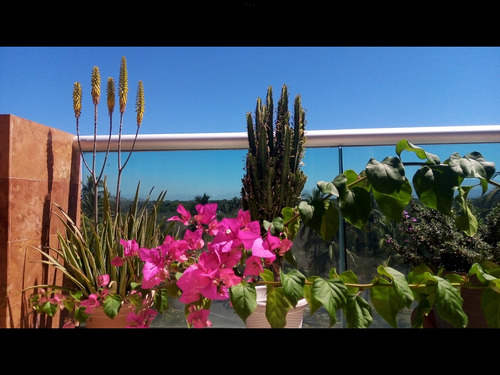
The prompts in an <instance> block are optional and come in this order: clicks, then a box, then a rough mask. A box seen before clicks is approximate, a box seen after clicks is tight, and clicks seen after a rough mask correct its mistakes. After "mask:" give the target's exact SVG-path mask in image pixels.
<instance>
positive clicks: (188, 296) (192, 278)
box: [177, 254, 212, 304]
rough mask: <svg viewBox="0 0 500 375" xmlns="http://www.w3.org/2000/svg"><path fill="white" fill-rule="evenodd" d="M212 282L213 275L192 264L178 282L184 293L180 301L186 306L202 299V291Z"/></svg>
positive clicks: (196, 264)
mask: <svg viewBox="0 0 500 375" xmlns="http://www.w3.org/2000/svg"><path fill="white" fill-rule="evenodd" d="M202 255H203V254H202ZM211 281H212V275H210V274H207V273H206V272H205V270H203V269H200V265H199V264H198V263H195V264H192V265H191V266H189V267H188V269H187V270H185V271H184V273H183V274H182V276H181V277H180V278H179V280H177V286H178V287H179V288H180V289H181V290H182V292H183V293H182V295H181V296H180V297H179V301H180V302H182V303H186V304H187V303H191V302H195V301H197V300H198V299H199V298H200V293H201V292H200V290H201V289H204V288H205V287H207V285H208V284H209V283H211Z"/></svg>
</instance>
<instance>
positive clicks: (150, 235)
mask: <svg viewBox="0 0 500 375" xmlns="http://www.w3.org/2000/svg"><path fill="white" fill-rule="evenodd" d="M127 76H128V74H127V65H126V59H125V57H123V58H122V60H121V65H120V78H119V84H118V97H119V107H120V125H119V142H118V145H119V149H118V179H117V188H116V196H115V201H114V208H112V205H113V202H112V201H111V198H110V194H109V191H108V188H107V185H106V176H104V175H103V172H104V167H105V165H106V161H107V158H108V155H109V145H110V142H111V135H112V128H113V112H114V107H115V91H116V90H115V84H114V80H113V78H108V81H107V88H106V91H107V107H108V115H109V119H110V124H109V138H108V147H107V151H106V153H105V157H104V161H103V163H102V167H101V169H100V170H98V169H97V168H96V142H95V136H96V135H97V113H98V105H99V101H100V95H101V79H100V72H99V68H98V67H94V68H93V70H92V75H91V96H92V102H93V105H94V149H93V152H92V161H91V162H89V163H87V160H86V158H85V155H84V154H83V153H82V160H83V164H84V165H85V167H86V168H87V170H88V171H89V173H90V175H89V178H88V182H89V184H88V185H90V186H89V187H90V189H89V191H88V194H87V195H86V197H84V199H82V200H83V201H84V202H86V203H87V204H86V212H87V213H88V215H87V214H86V213H85V212H82V215H81V223H75V222H74V221H73V220H71V218H70V217H69V216H68V215H67V214H66V213H65V212H64V211H63V210H62V209H61V208H60V207H59V206H57V205H56V206H57V208H58V211H57V212H56V214H57V215H58V216H59V217H60V218H61V220H62V221H63V222H64V224H65V228H66V231H65V233H60V234H58V240H59V248H58V249H51V250H52V251H51V252H50V253H45V252H41V253H42V256H43V260H42V262H43V263H46V264H48V265H49V266H52V267H55V268H57V269H58V270H59V271H61V272H62V273H63V275H64V283H63V285H35V286H31V287H29V289H36V290H35V293H34V294H33V296H32V298H31V299H30V302H31V305H32V307H33V309H34V311H37V312H39V313H45V314H48V315H50V316H54V314H55V313H56V312H57V311H58V310H59V309H62V310H65V314H66V315H69V316H67V317H66V323H65V324H64V326H65V327H73V326H77V325H79V324H82V323H87V322H88V319H89V317H91V316H92V315H94V316H95V314H96V312H100V311H101V310H102V311H103V312H104V314H105V316H106V317H108V318H110V319H114V318H115V317H117V315H118V314H119V313H120V310H121V309H122V308H123V306H127V304H129V305H132V306H134V308H133V309H131V311H127V312H130V313H131V316H130V317H131V318H133V319H132V320H131V321H130V322H129V323H128V324H129V325H133V326H139V327H142V326H147V325H149V323H150V321H151V318H152V317H153V316H154V315H155V314H156V313H157V312H158V311H159V312H161V311H163V310H164V309H165V308H166V307H165V301H166V298H167V297H166V294H165V293H164V291H161V290H158V291H156V292H155V290H154V288H147V287H145V286H143V285H141V281H142V273H143V269H142V263H141V262H140V260H138V259H134V258H133V257H131V256H130V254H131V253H134V252H135V251H136V250H137V249H138V247H139V246H152V244H157V243H159V242H161V241H162V240H163V238H164V237H165V235H166V233H167V232H168V230H169V228H168V227H167V226H166V225H165V224H162V223H159V220H158V217H157V216H158V211H159V207H160V206H161V204H162V202H163V199H164V197H165V193H164V192H162V193H160V194H159V196H158V198H157V200H156V201H155V202H154V203H153V204H150V203H149V199H150V195H151V192H150V194H149V196H148V197H147V198H146V199H145V200H144V201H143V202H142V203H141V204H139V188H140V184H138V185H137V190H136V195H135V198H134V200H133V201H132V202H131V204H130V207H129V209H128V212H125V213H124V212H122V206H123V202H122V201H121V200H120V180H121V175H122V172H123V169H124V168H125V166H126V164H127V162H128V160H129V158H130V156H131V154H132V150H131V151H130V152H129V154H128V156H127V158H126V159H125V162H123V163H122V160H121V134H122V125H123V116H124V112H125V108H126V105H127V96H128V78H127ZM81 101H82V89H81V85H80V83H79V82H76V83H75V84H74V90H73V109H74V113H75V118H76V130H77V139H78V144H79V146H80V151H81V145H80V132H79V119H80V115H81V109H82V105H81ZM136 112H137V127H136V129H137V130H136V138H137V134H138V131H139V129H140V127H141V124H142V120H143V116H144V90H143V85H142V82H141V81H139V83H138V86H137V100H136ZM136 138H135V139H136ZM134 144H135V142H134ZM132 149H133V148H132ZM100 188H102V190H100ZM86 198H90V199H86ZM153 306H154V307H155V310H153V309H152V307H153ZM125 310H127V309H124V311H125ZM117 319H118V318H117ZM89 323H90V322H89ZM125 323H126V322H125ZM89 325H90V324H89Z"/></svg>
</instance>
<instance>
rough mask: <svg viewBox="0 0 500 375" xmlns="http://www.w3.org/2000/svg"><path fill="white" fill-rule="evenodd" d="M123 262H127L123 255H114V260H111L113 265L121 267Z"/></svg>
mask: <svg viewBox="0 0 500 375" xmlns="http://www.w3.org/2000/svg"><path fill="white" fill-rule="evenodd" d="M123 263H125V259H123V258H122V257H114V258H113V260H111V265H112V266H115V267H121V266H123Z"/></svg>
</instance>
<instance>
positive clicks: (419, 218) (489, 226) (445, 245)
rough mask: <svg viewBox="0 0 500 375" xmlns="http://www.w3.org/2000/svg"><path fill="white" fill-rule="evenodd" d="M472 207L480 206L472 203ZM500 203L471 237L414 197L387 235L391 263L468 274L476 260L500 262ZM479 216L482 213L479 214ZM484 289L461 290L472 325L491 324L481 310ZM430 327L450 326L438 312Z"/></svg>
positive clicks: (429, 323)
mask: <svg viewBox="0 0 500 375" xmlns="http://www.w3.org/2000/svg"><path fill="white" fill-rule="evenodd" d="M471 209H472V210H474V211H478V208H477V207H475V206H472V205H471ZM499 209H500V204H497V205H496V206H495V207H494V208H493V209H492V210H491V211H488V213H487V214H486V215H484V216H483V217H481V216H479V217H478V231H477V233H476V234H475V235H474V236H469V235H467V234H465V233H464V232H463V231H460V230H458V229H457V228H456V227H455V223H454V221H453V218H452V217H450V216H448V215H445V214H442V213H441V212H439V211H437V210H435V209H433V208H430V207H427V206H424V205H423V204H421V203H420V202H419V201H418V200H416V199H412V200H411V202H410V204H409V205H408V206H407V208H406V210H405V211H403V217H402V219H401V222H400V223H399V225H398V226H397V230H396V231H394V234H393V235H386V239H385V241H384V242H385V243H386V244H387V246H386V247H387V248H388V249H389V250H390V252H389V253H390V254H391V262H393V263H400V264H403V265H408V266H409V267H416V266H418V265H420V264H422V263H423V264H426V265H427V266H428V267H429V268H430V269H432V270H433V272H438V271H439V270H440V269H443V270H444V271H443V272H444V273H449V272H453V273H456V274H459V275H463V276H464V277H465V275H466V274H467V272H468V271H469V269H470V268H471V267H472V265H473V264H475V263H482V262H487V261H489V262H494V263H500V247H499V246H498V239H495V238H494V237H492V236H491V235H492V234H493V233H497V232H498V228H497V225H498V221H499V220H498V217H499ZM475 216H478V215H477V214H476V215H475ZM481 292H482V290H481V289H468V288H464V289H462V290H461V297H462V298H463V300H464V303H463V310H464V312H465V313H466V314H467V316H468V318H469V319H468V324H467V327H468V328H484V327H487V323H486V320H485V317H484V314H482V312H481V309H480V298H481ZM426 324H427V326H428V327H450V325H449V324H448V323H447V322H445V321H443V320H442V319H440V317H439V316H436V315H435V314H434V311H431V312H430V313H429V316H428V317H427V318H426Z"/></svg>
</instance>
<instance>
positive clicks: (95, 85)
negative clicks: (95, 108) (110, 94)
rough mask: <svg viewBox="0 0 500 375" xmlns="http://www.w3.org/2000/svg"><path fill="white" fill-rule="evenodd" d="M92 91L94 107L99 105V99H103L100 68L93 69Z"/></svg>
mask: <svg viewBox="0 0 500 375" xmlns="http://www.w3.org/2000/svg"><path fill="white" fill-rule="evenodd" d="M90 82H91V86H92V90H91V94H92V102H93V103H94V105H98V104H99V98H100V97H101V74H100V73H99V68H98V67H97V66H94V68H93V69H92V77H91V79H90Z"/></svg>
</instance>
